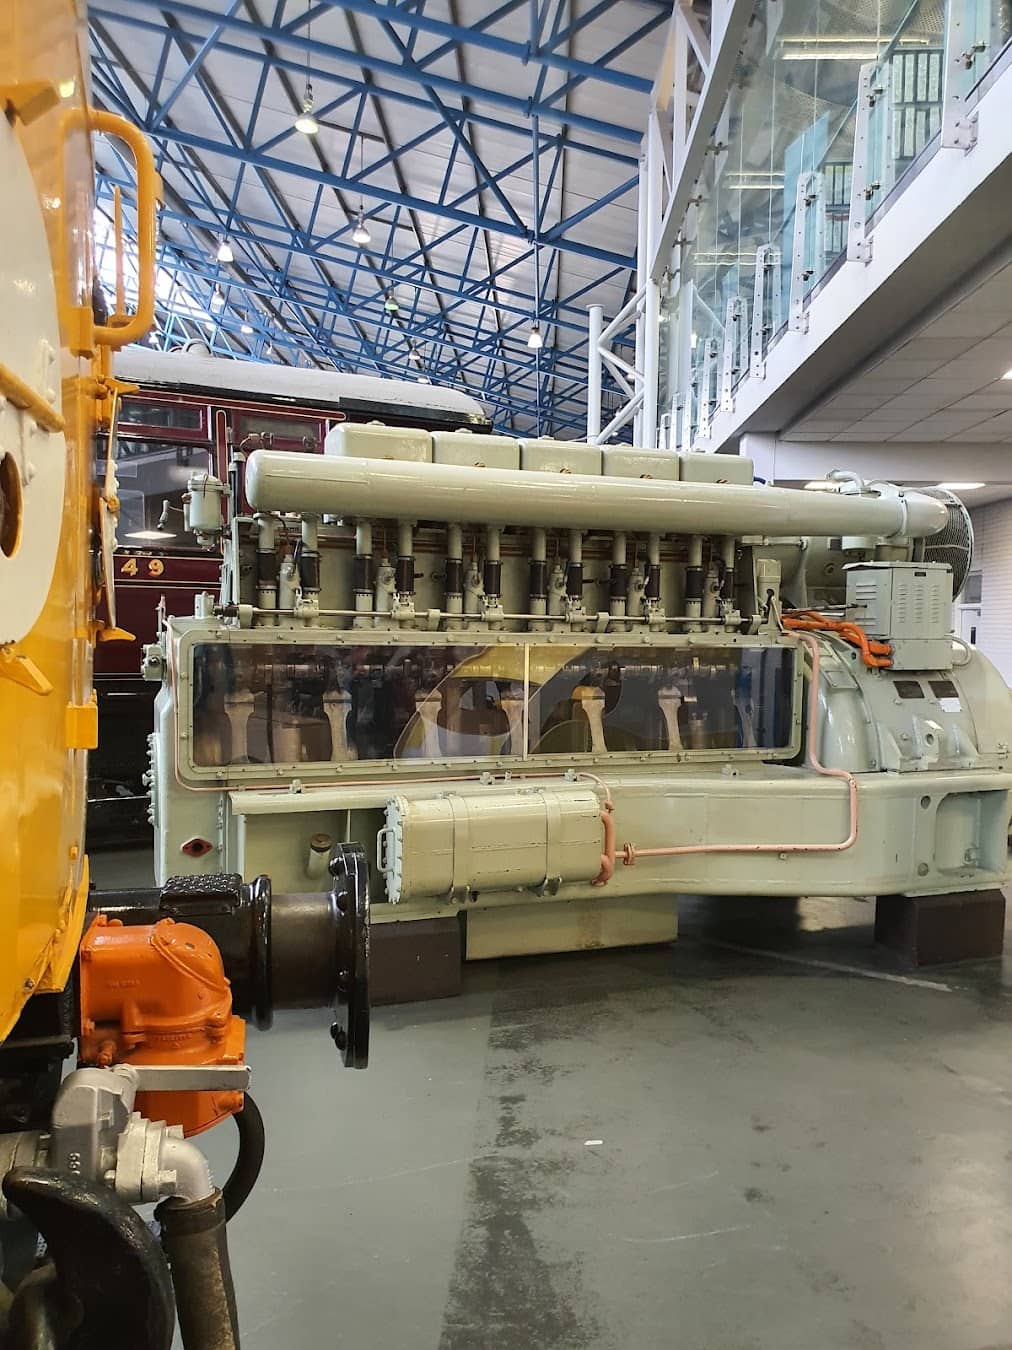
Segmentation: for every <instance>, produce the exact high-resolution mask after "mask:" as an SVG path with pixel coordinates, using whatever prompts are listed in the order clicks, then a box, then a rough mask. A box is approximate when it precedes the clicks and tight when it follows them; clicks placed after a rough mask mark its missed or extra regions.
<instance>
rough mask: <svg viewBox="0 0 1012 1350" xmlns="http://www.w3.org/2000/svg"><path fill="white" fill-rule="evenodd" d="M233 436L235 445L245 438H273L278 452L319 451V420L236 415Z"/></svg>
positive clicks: (256, 414)
mask: <svg viewBox="0 0 1012 1350" xmlns="http://www.w3.org/2000/svg"><path fill="white" fill-rule="evenodd" d="M234 436H235V442H236V444H237V445H238V444H239V443H240V442H242V441H243V440H245V438H246V437H247V436H273V437H274V440H275V448H276V449H279V450H319V448H320V419H319V418H318V417H299V416H291V417H286V416H284V415H281V416H271V415H269V414H267V413H237V414H236V418H235V431H234Z"/></svg>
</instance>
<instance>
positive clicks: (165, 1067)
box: [117, 1064, 250, 1092]
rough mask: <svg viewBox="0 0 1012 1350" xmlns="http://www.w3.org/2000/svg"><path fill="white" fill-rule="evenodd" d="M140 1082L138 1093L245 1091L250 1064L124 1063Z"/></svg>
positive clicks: (121, 1066)
mask: <svg viewBox="0 0 1012 1350" xmlns="http://www.w3.org/2000/svg"><path fill="white" fill-rule="evenodd" d="M117 1067H118V1068H119V1069H120V1070H121V1071H122V1070H124V1069H129V1070H130V1073H131V1074H132V1075H133V1077H134V1078H135V1080H136V1083H137V1091H138V1092H245V1091H246V1090H247V1089H248V1087H249V1083H250V1068H249V1065H248V1064H122V1065H118V1066H117Z"/></svg>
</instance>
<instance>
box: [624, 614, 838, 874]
mask: <svg viewBox="0 0 1012 1350" xmlns="http://www.w3.org/2000/svg"><path fill="white" fill-rule="evenodd" d="M793 636H794V637H796V638H797V640H798V641H799V642H801V643H803V644H804V645H805V646H806V647H807V648H808V650H809V652H810V653H811V657H812V683H811V691H810V693H809V696H808V766H809V768H810V769H812V770H813V771H814V772H815V773H817V774H818V775H819V777H820V778H842V779H844V780H845V782H846V784H847V788H848V799H849V806H850V832H849V833H848V835H847V837H846V839H844V840H842V841H841V842H840V843H837V844H675V845H673V846H672V847H670V848H639V849H638V848H637V847H636V845H635V844H623V846H622V854H623V857H622V861H623V863H624V864H625V866H626V867H632V866H633V865H634V864H635V862H636V859H637V858H670V857H676V856H681V855H685V854H689V853H842V852H843V850H844V849H848V848H853V846H854V844H856V843H857V832H858V820H857V779H856V778H855V777H854V775H853V774H852V773H848V772H847V770H846V769H827V768H826V766H825V765H824V764H823V763H822V762H821V761H820V759H819V753H818V750H817V748H816V747H817V746H818V743H819V741H818V736H819V668H820V664H821V654H820V649H819V643H818V641H817V640H816V639H815V638H813V637H811V636H810V635H809V634H807V633H800V632H795V633H794V634H793Z"/></svg>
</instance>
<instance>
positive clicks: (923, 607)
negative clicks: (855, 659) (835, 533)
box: [847, 562, 952, 670]
mask: <svg viewBox="0 0 1012 1350" xmlns="http://www.w3.org/2000/svg"><path fill="white" fill-rule="evenodd" d="M951 617H952V569H951V568H950V567H949V566H948V564H947V563H913V562H910V563H904V562H872V563H855V564H853V565H852V566H850V567H848V568H847V618H848V620H849V621H850V622H852V623H856V624H859V625H860V627H861V628H863V629H864V631H865V632H866V633H867V634H868V636H869V637H871V638H876V639H879V640H881V641H885V642H889V643H890V644H891V645H892V648H893V651H892V664H893V669H894V670H932V669H933V670H947V669H949V667H951V665H952V641H951V639H950V637H949V632H950V629H951Z"/></svg>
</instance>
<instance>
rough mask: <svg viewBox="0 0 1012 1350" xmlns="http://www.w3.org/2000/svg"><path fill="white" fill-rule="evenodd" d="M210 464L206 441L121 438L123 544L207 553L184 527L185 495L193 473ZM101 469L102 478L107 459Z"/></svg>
mask: <svg viewBox="0 0 1012 1350" xmlns="http://www.w3.org/2000/svg"><path fill="white" fill-rule="evenodd" d="M210 468H211V454H210V451H209V450H208V449H207V448H206V447H204V446H198V445H175V444H170V443H167V442H165V441H134V440H123V439H122V438H120V439H119V440H118V442H117V445H116V477H117V479H118V481H119V501H120V515H119V525H118V527H117V530H116V536H117V540H118V542H119V545H120V547H121V548H152V547H157V548H164V549H173V550H176V549H186V550H187V551H188V552H202V551H203V550H200V549H198V546H197V541H196V539H195V538H194V537H193V535H192V534H188V533H187V532H186V531H185V530H184V529H183V494H184V492H185V491H186V480H187V478H188V477H189V475H190V474H191V473H194V472H196V471H198V470H202V469H210ZM98 473H99V481H101V479H102V478H103V477H104V475H105V462H104V461H100V463H99V465H98Z"/></svg>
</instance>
